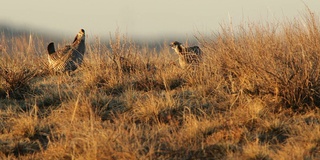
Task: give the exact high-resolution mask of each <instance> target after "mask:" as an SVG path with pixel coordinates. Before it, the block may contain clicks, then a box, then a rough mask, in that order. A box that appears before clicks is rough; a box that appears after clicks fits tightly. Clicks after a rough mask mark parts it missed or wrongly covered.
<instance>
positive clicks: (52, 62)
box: [47, 29, 86, 72]
mask: <svg viewBox="0 0 320 160" xmlns="http://www.w3.org/2000/svg"><path fill="white" fill-rule="evenodd" d="M47 50H48V61H49V68H50V70H53V71H55V72H66V71H74V70H76V69H77V68H78V66H79V65H81V64H82V61H83V55H84V53H85V51H86V46H85V31H84V30H83V29H81V30H80V31H79V33H78V34H77V35H76V37H75V38H74V41H73V43H72V44H71V45H66V46H64V47H63V48H60V49H58V50H57V51H56V50H55V47H54V43H53V42H51V43H50V44H49V45H48V48H47Z"/></svg>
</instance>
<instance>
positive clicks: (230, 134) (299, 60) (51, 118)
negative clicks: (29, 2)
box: [0, 13, 320, 160]
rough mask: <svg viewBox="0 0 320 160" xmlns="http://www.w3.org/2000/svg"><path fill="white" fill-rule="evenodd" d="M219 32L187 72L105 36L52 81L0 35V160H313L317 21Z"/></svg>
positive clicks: (26, 46)
mask: <svg viewBox="0 0 320 160" xmlns="http://www.w3.org/2000/svg"><path fill="white" fill-rule="evenodd" d="M221 28H222V29H221V31H220V32H218V33H215V34H214V35H212V36H209V37H202V36H198V39H199V42H200V45H201V46H202V50H203V52H204V54H205V56H204V62H203V64H201V65H200V66H199V67H198V68H196V69H195V70H196V71H184V70H182V69H181V68H180V67H179V66H177V65H172V64H173V63H172V61H175V60H177V58H178V57H177V55H176V54H173V51H171V50H170V48H169V47H168V46H167V44H165V45H164V47H163V48H162V49H161V50H160V51H157V50H154V49H150V48H148V47H143V46H142V47H141V46H139V45H136V44H134V42H132V41H130V40H128V38H126V37H122V36H121V35H120V34H119V33H116V34H115V35H114V36H113V39H111V40H110V44H101V43H99V42H94V43H92V44H90V45H89V44H88V47H87V48H88V49H87V54H86V55H85V62H84V65H83V66H82V67H81V68H80V69H78V70H77V71H75V72H74V73H72V74H71V75H65V74H51V73H49V72H48V71H47V70H46V66H45V63H46V60H47V59H46V52H45V48H46V45H47V44H44V42H43V40H41V39H40V38H39V39H38V38H34V37H28V36H22V37H18V38H12V39H6V37H2V38H1V46H2V49H1V51H0V52H1V57H0V62H1V63H0V84H1V85H0V159H266V160H267V159H320V114H319V106H320V80H319V78H320V59H319V58H320V31H319V29H320V26H319V19H318V18H317V17H315V15H313V14H311V13H310V14H309V15H308V16H305V18H304V19H303V21H295V20H293V21H288V22H278V23H247V24H245V25H241V26H238V27H232V26H230V25H224V26H222V27H221ZM120 56H122V57H125V62H124V63H122V61H123V59H121V58H119V57H120ZM120 61H121V62H120Z"/></svg>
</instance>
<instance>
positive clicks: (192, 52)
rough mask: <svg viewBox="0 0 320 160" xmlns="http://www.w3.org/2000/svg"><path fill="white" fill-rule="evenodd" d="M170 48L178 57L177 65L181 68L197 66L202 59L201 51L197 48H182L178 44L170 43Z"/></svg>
mask: <svg viewBox="0 0 320 160" xmlns="http://www.w3.org/2000/svg"><path fill="white" fill-rule="evenodd" d="M170 46H171V48H172V49H173V50H174V51H175V52H176V53H177V54H178V55H179V64H180V66H181V67H182V68H187V67H188V66H190V65H197V64H199V62H200V61H201V59H202V51H201V49H200V48H199V47H198V46H193V47H184V46H183V45H182V44H181V43H180V42H177V41H175V42H172V43H171V44H170Z"/></svg>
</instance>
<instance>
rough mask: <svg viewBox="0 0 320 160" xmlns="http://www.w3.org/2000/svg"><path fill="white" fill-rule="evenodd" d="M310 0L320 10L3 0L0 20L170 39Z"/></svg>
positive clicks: (246, 3)
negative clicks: (172, 36)
mask: <svg viewBox="0 0 320 160" xmlns="http://www.w3.org/2000/svg"><path fill="white" fill-rule="evenodd" d="M305 4H306V5H307V6H308V7H309V8H310V9H311V10H312V11H315V13H316V14H317V15H319V11H320V0H220V1H218V0H86V1H82V0H50V1H49V0H0V23H2V24H4V23H9V24H13V25H17V26H20V27H28V28H36V29H37V30H40V29H44V30H47V31H52V32H55V33H61V34H62V35H64V36H66V35H74V34H75V33H76V32H78V30H79V29H80V28H84V29H85V30H86V33H87V34H90V35H95V36H101V37H108V36H109V33H114V32H115V31H116V30H117V28H118V29H119V30H120V32H121V33H126V34H128V35H129V36H132V37H135V36H138V37H150V38H157V37H158V38H164V37H165V36H168V35H180V36H192V35H194V34H196V33H197V32H198V31H199V32H200V33H208V32H216V31H218V30H219V25H220V24H221V23H223V22H228V21H229V18H231V19H232V22H233V25H237V24H239V23H240V22H244V21H245V22H246V21H248V20H249V21H251V22H252V21H253V22H254V21H275V20H281V19H283V18H289V19H290V18H295V17H297V18H299V17H301V16H302V15H303V14H304V13H306V8H305Z"/></svg>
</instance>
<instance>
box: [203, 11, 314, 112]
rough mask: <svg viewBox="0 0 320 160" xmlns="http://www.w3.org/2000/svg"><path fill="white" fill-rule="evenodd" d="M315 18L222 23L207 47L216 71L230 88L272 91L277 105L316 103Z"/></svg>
mask: <svg viewBox="0 0 320 160" xmlns="http://www.w3.org/2000/svg"><path fill="white" fill-rule="evenodd" d="M319 38H320V37H319V22H318V19H317V17H316V16H315V15H314V14H311V13H310V14H309V16H305V17H304V18H303V19H302V20H294V21H292V22H288V21H285V22H276V23H248V24H244V25H240V26H239V27H237V28H234V27H233V26H224V27H222V31H221V33H218V34H216V36H215V39H214V40H212V41H207V40H204V42H203V43H204V44H205V47H207V48H208V50H209V51H211V52H214V54H216V55H217V57H218V58H216V59H213V61H214V63H215V64H218V66H219V67H220V69H219V72H220V74H222V75H224V77H225V79H226V81H227V82H228V86H227V88H228V90H229V91H230V93H234V94H242V93H244V94H249V95H252V96H260V97H266V96H271V97H273V100H275V101H277V102H276V103H277V104H279V105H277V107H279V108H282V107H284V108H293V109H306V108H315V107H317V106H318V105H319V102H320V101H319V100H320V99H319V98H320V97H319V87H320V84H319V69H320V68H319V67H320V66H319V54H320V50H319V49H320V48H319V43H318V42H319Z"/></svg>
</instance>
